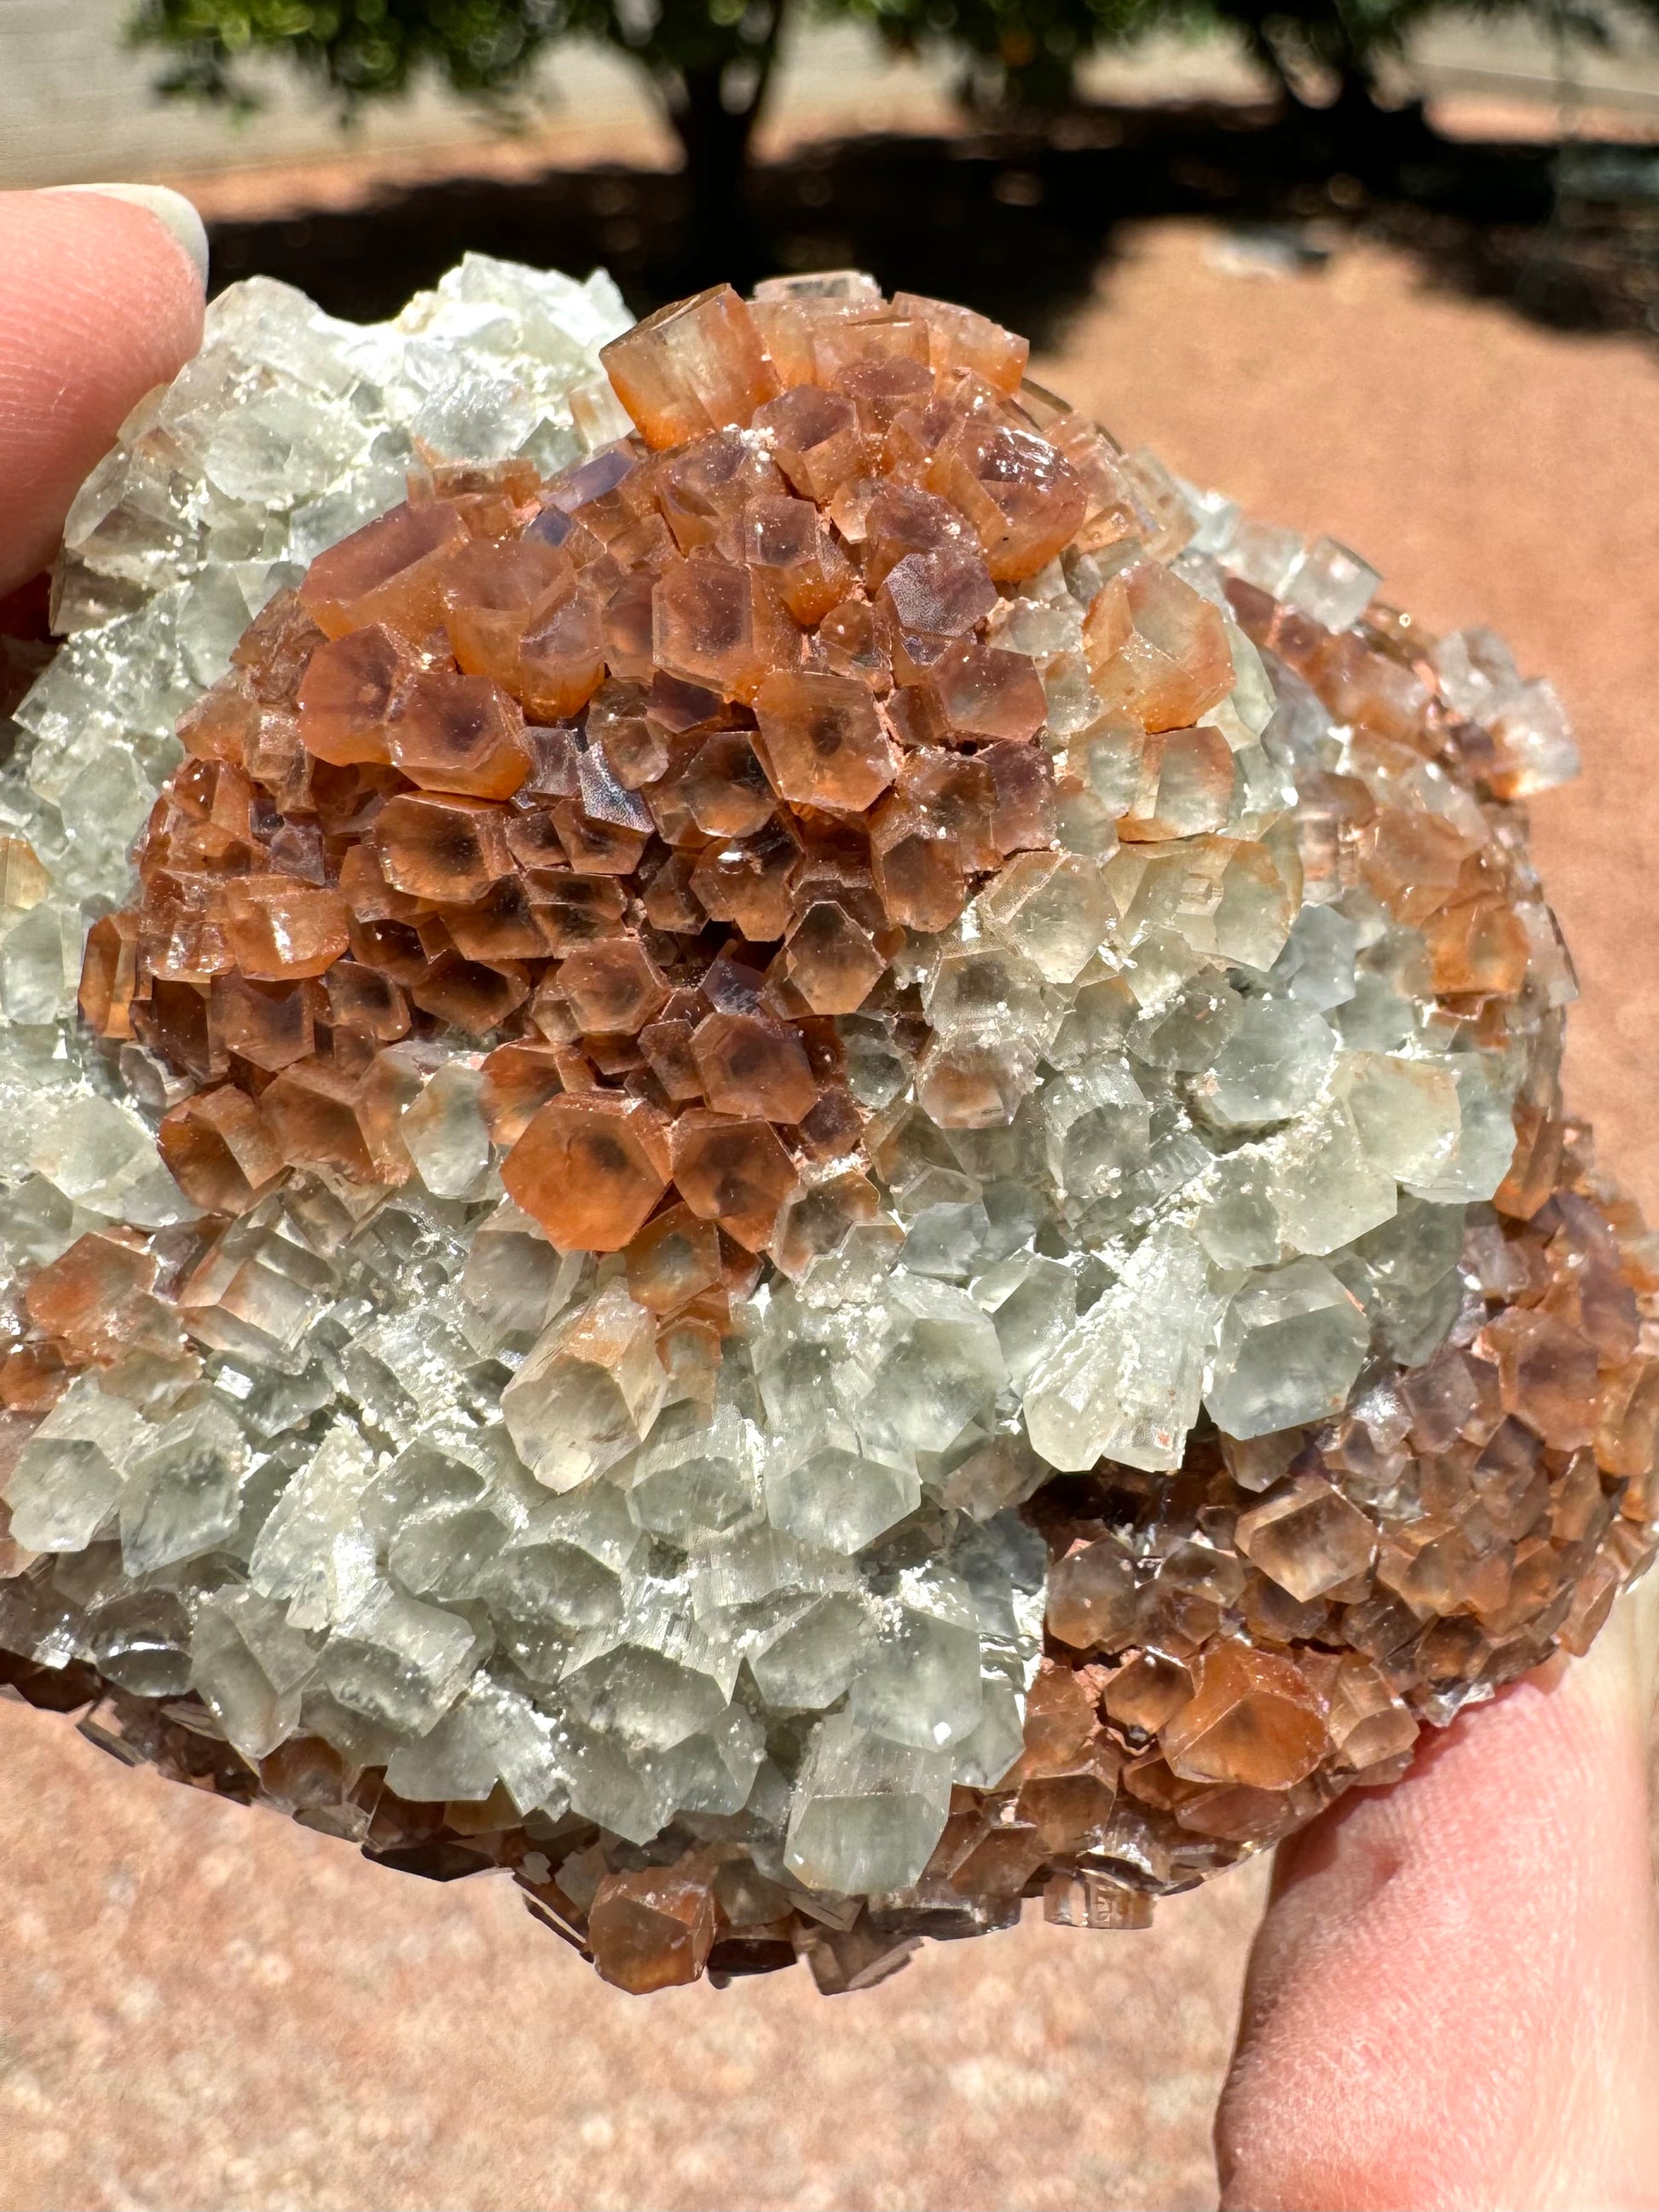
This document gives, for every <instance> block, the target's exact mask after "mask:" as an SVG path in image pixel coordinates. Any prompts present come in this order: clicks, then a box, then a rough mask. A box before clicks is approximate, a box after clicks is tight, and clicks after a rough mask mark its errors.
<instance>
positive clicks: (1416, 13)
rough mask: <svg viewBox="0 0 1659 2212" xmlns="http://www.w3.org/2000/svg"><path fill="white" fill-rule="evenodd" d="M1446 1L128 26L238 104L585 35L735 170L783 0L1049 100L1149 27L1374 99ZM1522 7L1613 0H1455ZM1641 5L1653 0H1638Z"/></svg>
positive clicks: (980, 83)
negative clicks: (311, 81) (1225, 33)
mask: <svg viewBox="0 0 1659 2212" xmlns="http://www.w3.org/2000/svg"><path fill="white" fill-rule="evenodd" d="M1447 4H1448V0H137V12H136V14H135V15H134V17H133V19H132V22H131V37H132V38H133V40H135V41H136V42H137V43H139V44H143V45H152V46H160V47H161V48H163V49H165V50H166V51H167V54H168V56H169V61H168V65H167V74H166V76H164V78H163V80H162V85H163V88H164V89H166V90H169V91H172V92H175V93H181V94H193V95H195V96H197V97H200V98H203V99H206V100H215V101H219V102H224V103H229V104H232V105H235V106H250V105H252V104H253V95H252V92H251V91H250V89H249V88H248V86H247V84H246V80H245V78H244V76H242V74H241V72H240V65H241V64H244V63H245V62H246V61H247V60H248V59H249V58H252V57H254V56H258V55H272V56H280V57H282V58H286V59H288V60H289V61H291V62H293V63H295V64H298V65H299V66H300V67H301V69H303V70H306V71H307V72H308V73H309V74H310V75H311V76H313V77H314V78H315V79H317V80H318V81H319V82H320V83H322V84H323V85H324V86H325V87H326V88H327V89H328V90H329V91H330V92H331V94H333V95H334V96H335V97H336V98H337V100H339V101H340V102H341V104H342V106H343V107H344V108H346V109H347V110H349V109H351V108H353V107H356V106H359V105H360V104H361V103H362V102H363V101H365V100H371V99H374V98H378V97H380V96H381V95H383V94H397V93H401V92H404V91H405V90H407V89H408V88H409V87H410V85H411V84H412V83H413V82H415V81H416V79H417V78H418V77H420V76H423V75H434V76H437V77H438V78H440V79H441V81H443V82H446V83H447V84H448V85H449V86H450V87H451V88H453V90H455V91H456V92H458V93H460V94H465V95H469V96H471V97H473V98H477V99H482V100H486V101H489V102H492V103H494V104H495V105H496V106H498V107H503V108H510V107H511V106H512V105H513V99H514V95H515V94H518V93H520V91H521V90H522V89H523V88H524V87H525V86H526V82H527V80H528V76H529V73H530V71H531V70H532V65H533V64H535V63H536V62H537V61H538V59H540V58H541V57H542V56H543V55H544V54H545V53H546V52H548V50H549V49H550V48H551V47H552V46H555V45H556V44H557V43H558V42H559V41H561V40H567V39H571V38H584V39H588V40H595V41H598V42H599V43H601V44H604V45H606V46H611V47H612V48H613V49H615V50H616V51H617V52H621V53H623V54H625V55H627V56H628V57H629V58H630V59H632V60H634V61H635V62H637V63H638V64H639V65H640V66H641V68H642V69H643V70H645V71H646V72H647V75H648V76H650V78H651V80H652V82H653V84H654V86H655V88H656V89H657V91H658V93H659V96H660V97H661V99H662V101H663V103H664V106H665V109H666V111H667V113H668V116H669V118H670V120H671V122H672V124H673V125H674V127H675V128H676V130H677V131H678V133H679V135H680V137H681V140H682V143H684V148H685V151H686V156H687V161H688V165H689V167H690V169H691V170H692V172H693V173H694V177H695V176H698V175H701V174H706V173H708V172H710V171H712V170H724V171H727V172H731V171H732V170H733V169H734V167H736V168H740V167H741V164H742V161H743V160H744V154H745V151H746V148H747V144H748V140H749V137H750V131H751V130H752V126H753V124H754V120H755V118H756V116H757V114H758V112H759V110H760V107H761V105H762V103H763V100H764V98H765V94H766V90H767V87H768V83H769V79H770V76H771V72H772V69H773V65H774V63H775V59H776V55H777V49H778V41H779V37H780V33H781V27H782V24H783V20H784V15H785V11H786V9H787V7H789V6H791V5H794V6H811V8H812V9H813V11H814V12H815V13H816V14H817V15H836V14H840V15H849V16H851V17H853V18H854V19H855V20H858V21H863V22H866V23H867V24H869V25H870V26H871V27H872V28H873V29H874V30H875V31H877V32H878V33H879V34H880V35H881V36H882V37H883V38H884V40H886V41H887V43H888V44H889V45H890V46H892V47H894V48H895V49H897V50H900V51H907V50H914V49H916V48H920V47H931V48H939V47H943V48H945V50H947V51H949V52H953V53H954V54H956V55H957V56H958V57H959V58H961V60H962V61H963V65H964V89H965V90H966V91H967V93H968V94H969V97H970V98H971V99H972V100H974V101H975V104H976V105H986V106H1053V105H1058V104H1060V102H1062V101H1063V100H1065V99H1066V97H1068V95H1069V94H1070V92H1071V90H1072V86H1073V75H1074V72H1075V70H1076V68H1077V65H1078V64H1079V62H1080V61H1082V60H1083V59H1084V58H1085V57H1086V56H1087V55H1089V54H1091V53H1092V52H1096V51H1097V50H1098V49H1101V48H1110V47H1122V46H1128V45H1131V44H1133V42H1134V41H1135V40H1138V39H1139V38H1141V37H1143V36H1145V35H1146V33H1148V32H1150V31H1153V30H1170V29H1174V30H1177V31H1182V32H1186V33H1191V34H1193V35H1195V36H1196V35H1200V34H1201V33H1205V32H1213V31H1215V30H1217V29H1225V30H1229V31H1231V32H1232V33H1234V34H1235V35H1236V36H1237V37H1238V38H1239V39H1241V40H1243V43H1244V45H1245V46H1246V47H1247V49H1248V50H1249V52H1251V53H1252V54H1253V55H1254V56H1255V59H1256V60H1257V61H1258V62H1259V63H1260V64H1261V67H1262V68H1263V70H1265V71H1266V72H1267V74H1268V75H1269V76H1272V77H1273V79H1275V80H1276V81H1277V82H1278V83H1279V85H1280V86H1281V88H1283V90H1284V92H1285V95H1286V97H1287V98H1288V99H1290V100H1292V101H1296V100H1298V99H1299V98H1300V97H1301V96H1302V94H1303V92H1304V88H1306V87H1307V86H1308V84H1309V83H1310V82H1319V81H1325V82H1328V81H1329V80H1330V79H1332V78H1334V80H1335V82H1336V83H1337V84H1338V86H1339V88H1340V91H1341V94H1342V95H1343V97H1344V98H1345V100H1349V101H1350V102H1358V103H1360V104H1364V103H1365V102H1366V101H1368V100H1369V97H1370V91H1371V89H1372V88H1373V86H1374V84H1375V82H1376V73H1377V70H1378V69H1379V67H1380V66H1381V65H1382V64H1385V63H1386V62H1388V61H1389V60H1391V59H1393V58H1395V57H1396V56H1397V55H1398V54H1399V53H1400V52H1401V51H1402V49H1403V47H1404V45H1405V42H1406V40H1407V36H1408V35H1409V33H1411V32H1412V31H1413V30H1414V29H1415V28H1416V27H1417V26H1418V25H1419V23H1421V22H1422V21H1425V19H1426V18H1428V17H1429V16H1431V15H1434V14H1436V13H1437V12H1439V11H1440V10H1441V9H1443V7H1445V6H1446V5H1447ZM1638 4H1639V6H1640V8H1641V9H1643V11H1644V12H1647V13H1650V14H1651V13H1653V12H1656V10H1659V0H1638ZM1462 5H1463V6H1464V7H1465V9H1468V7H1470V6H1471V5H1472V6H1473V8H1474V12H1476V13H1478V14H1480V15H1486V16H1489V17H1491V16H1497V15H1530V16H1531V17H1533V18H1534V21H1537V22H1538V23H1540V24H1541V27H1544V28H1545V29H1546V30H1547V31H1548V32H1550V33H1552V34H1553V35H1554V36H1555V37H1557V38H1559V39H1560V40H1562V41H1563V42H1564V43H1595V44H1601V45H1605V44H1607V43H1609V39H1610V33H1609V8H1608V0H1462Z"/></svg>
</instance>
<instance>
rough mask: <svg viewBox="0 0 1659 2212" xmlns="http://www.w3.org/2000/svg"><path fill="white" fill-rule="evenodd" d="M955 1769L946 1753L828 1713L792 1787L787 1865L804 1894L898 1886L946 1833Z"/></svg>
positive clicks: (851, 1892)
mask: <svg viewBox="0 0 1659 2212" xmlns="http://www.w3.org/2000/svg"><path fill="white" fill-rule="evenodd" d="M953 1764H954V1762H953V1760H952V1759H951V1754H950V1753H949V1752H947V1751H925V1750H918V1749H916V1748H915V1747H912V1746H909V1745H905V1744H898V1743H895V1742H893V1741H891V1740H890V1738H888V1737H885V1736H876V1735H867V1734H866V1732H865V1731H864V1730H863V1729H860V1727H859V1726H858V1724H857V1723H856V1722H855V1721H854V1720H853V1719H852V1718H851V1717H850V1716H849V1715H848V1714H845V1713H836V1714H832V1715H831V1717H829V1719H828V1720H826V1721H823V1722H821V1723H819V1725H818V1727H817V1729H816V1730H815V1732H814V1734H813V1737H812V1742H811V1749H810V1750H809V1752H808V1753H807V1755H806V1759H805V1764H804V1765H803V1766H802V1769H801V1773H800V1778H799V1782H798V1783H797V1784H796V1786H795V1799H794V1804H793V1808H792V1809H791V1812H790V1815H789V1833H788V1841H787V1848H786V1850H785V1853H784V1863H785V1864H786V1866H787V1868H788V1869H789V1871H790V1873H791V1874H793V1875H794V1877H795V1879H796V1880H797V1881H799V1882H802V1883H804V1884H805V1886H806V1887H808V1888H810V1889H827V1890H831V1891H838V1892H840V1893H842V1894H844V1895H852V1896H857V1895H859V1894H860V1893H863V1892H867V1891H872V1890H876V1891H879V1890H888V1889H902V1888H903V1887H906V1885H907V1884H908V1883H910V1882H913V1881H915V1878H916V1876H917V1875H919V1874H920V1873H921V1869H923V1867H924V1866H926V1865H927V1861H928V1858H929V1857H930V1856H931V1854H932V1852H933V1846H934V1844H936V1843H937V1842H938V1841H939V1837H940V1835H941V1833H942V1832H943V1831H944V1827H945V1815H946V1814H947V1813H948V1812H949V1810H950V1805H951V1768H952V1765H953Z"/></svg>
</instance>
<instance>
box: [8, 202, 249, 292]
mask: <svg viewBox="0 0 1659 2212" xmlns="http://www.w3.org/2000/svg"><path fill="white" fill-rule="evenodd" d="M48 189H49V190H50V191H55V192H93V193H96V194H99V195H100V196H101V197H103V198H105V199H112V200H124V201H125V202H126V204H127V205H128V206H130V207H137V208H143V210H144V212H145V213H146V214H147V215H153V216H155V220H156V221H157V222H159V223H160V224H161V228H162V229H163V230H164V231H166V233H167V236H168V237H169V238H170V239H171V240H173V244H174V245H175V246H177V247H178V248H179V252H181V253H182V254H183V255H184V257H185V260H186V262H187V263H188V264H190V267H191V270H193V271H194V273H195V276H196V281H197V284H199V285H200V287H201V289H202V291H203V292H204V294H205V293H206V291H207V281H208V258H209V256H208V234H207V225H206V224H205V223H204V222H203V221H202V217H201V215H200V212H199V211H198V210H197V207H196V204H195V203H194V202H193V201H191V200H187V199H186V198H185V196H184V194H183V193H182V192H175V191H172V190H171V189H170V187H169V186H167V185H52V186H50V187H49V188H48Z"/></svg>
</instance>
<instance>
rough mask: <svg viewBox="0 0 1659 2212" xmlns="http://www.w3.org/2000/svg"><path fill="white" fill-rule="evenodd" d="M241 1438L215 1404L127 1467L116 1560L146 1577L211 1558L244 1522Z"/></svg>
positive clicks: (160, 1432)
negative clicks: (179, 1562) (181, 1561)
mask: <svg viewBox="0 0 1659 2212" xmlns="http://www.w3.org/2000/svg"><path fill="white" fill-rule="evenodd" d="M248 1465H249V1457H248V1448H247V1443H246V1438H245V1437H243V1435H242V1432H241V1431H240V1428H239V1427H238V1426H237V1425H236V1423H235V1422H234V1420H233V1419H232V1418H231V1414H230V1411H229V1408H228V1406H226V1405H224V1404H222V1403H220V1404H216V1403H214V1402H213V1401H207V1402H205V1403H204V1404H201V1405H197V1406H192V1407H191V1408H190V1409H189V1411H188V1412H186V1413H179V1414H176V1415H175V1416H174V1417H173V1419H172V1420H170V1421H167V1422H165V1423H163V1424H162V1425H161V1427H160V1428H159V1429H157V1430H156V1431H155V1433H154V1435H153V1437H150V1438H149V1439H148V1440H147V1446H146V1448H145V1449H143V1450H141V1451H140V1452H139V1453H138V1454H137V1455H136V1456H135V1457H134V1459H133V1460H132V1461H131V1464H130V1466H129V1467H128V1468H127V1470H126V1478H127V1479H126V1483H125V1488H124V1489H123V1491H122V1493H121V1558H122V1560H123V1563H124V1564H125V1567H126V1570H127V1572H128V1573H129V1574H131V1575H146V1574H149V1573H151V1572H152V1571H154V1570H155V1568H157V1567H165V1566H171V1565H173V1562H174V1561H175V1560H179V1559H196V1558H197V1557H199V1556H200V1555H201V1554H202V1553H204V1552H211V1551H214V1550H216V1549H217V1547H219V1546H220V1545H221V1544H222V1543H223V1542H224V1541H225V1540H226V1539H227V1538H228V1537H229V1536H230V1535H231V1534H233V1532H234V1529H235V1528H236V1525H237V1522H238V1521H239V1520H240V1517H241V1493H242V1485H243V1482H244V1480H246V1475H247V1472H248Z"/></svg>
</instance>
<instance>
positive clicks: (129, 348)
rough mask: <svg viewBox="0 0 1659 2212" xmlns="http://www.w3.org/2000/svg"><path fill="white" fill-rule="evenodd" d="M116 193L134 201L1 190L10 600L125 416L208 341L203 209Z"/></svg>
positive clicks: (0, 579) (1, 529) (3, 531)
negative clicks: (204, 307)
mask: <svg viewBox="0 0 1659 2212" xmlns="http://www.w3.org/2000/svg"><path fill="white" fill-rule="evenodd" d="M115 189H116V190H118V191H124V192H125V191H128V190H131V191H134V192H135V193H136V194H137V197H133V198H127V197H111V196H110V191H108V190H106V189H105V188H101V187H100V188H98V189H94V190H91V191H82V190H76V191H47V192H0V597H3V596H4V594H5V593H6V592H9V591H10V590H12V589H13V588H14V586H16V585H18V584H20V583H22V582H23V581H25V580H27V578H28V577H30V576H32V575H33V574H35V572H36V571H37V570H38V569H40V568H43V567H44V566H45V565H46V562H47V561H49V560H50V559H51V557H52V552H53V550H54V549H55V547H56V545H57V543H58V535H59V533H60V532H61V531H62V529H63V526H64V515H65V514H66V513H68V511H69V504H70V501H71V500H72V499H73V498H74V496H75V494H76V490H77V489H78V488H79V486H80V485H81V483H82V481H83V480H84V479H85V477H87V476H88V473H89V472H90V471H91V470H92V468H93V466H94V464H95V463H96V462H97V461H98V459H100V456H101V455H103V454H104V453H106V452H107V451H108V450H109V448H110V447H111V445H112V443H113V442H114V438H115V433H116V431H117V429H118V428H119V426H120V424H121V422H122V421H123V420H124V419H125V416H127V415H128V414H130V413H131V410H132V408H133V406H134V405H135V404H136V403H137V401H138V400H140V399H141V398H143V395H144V393H145V392H148V391H149V389H150V387H151V386H153V385H156V384H160V383H162V382H164V381H165V380H167V379H168V378H170V377H173V376H176V375H177V374H178V373H179V368H181V367H182V365H183V364H184V362H186V361H187V360H188V359H189V358H190V356H191V354H192V353H194V352H195V350H196V349H197V345H199V343H201V336H202V301H203V296H204V283H205V276H206V265H207V264H206V244H205V236H204V234H202V231H201V225H200V222H199V220H198V219H195V210H193V209H192V208H191V206H190V204H189V202H188V201H185V200H180V199H179V196H178V195H177V194H176V193H173V192H168V193H166V194H158V193H156V192H155V191H139V188H137V187H131V188H129V187H117V188H115ZM175 204H176V205H175ZM158 208H159V210H161V211H160V212H158ZM179 210H183V212H182V213H180V212H179ZM192 220H194V222H195V230H194V234H192V232H191V221H192ZM197 239H199V240H200V241H201V243H200V246H199V249H197V246H196V240H197Z"/></svg>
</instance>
